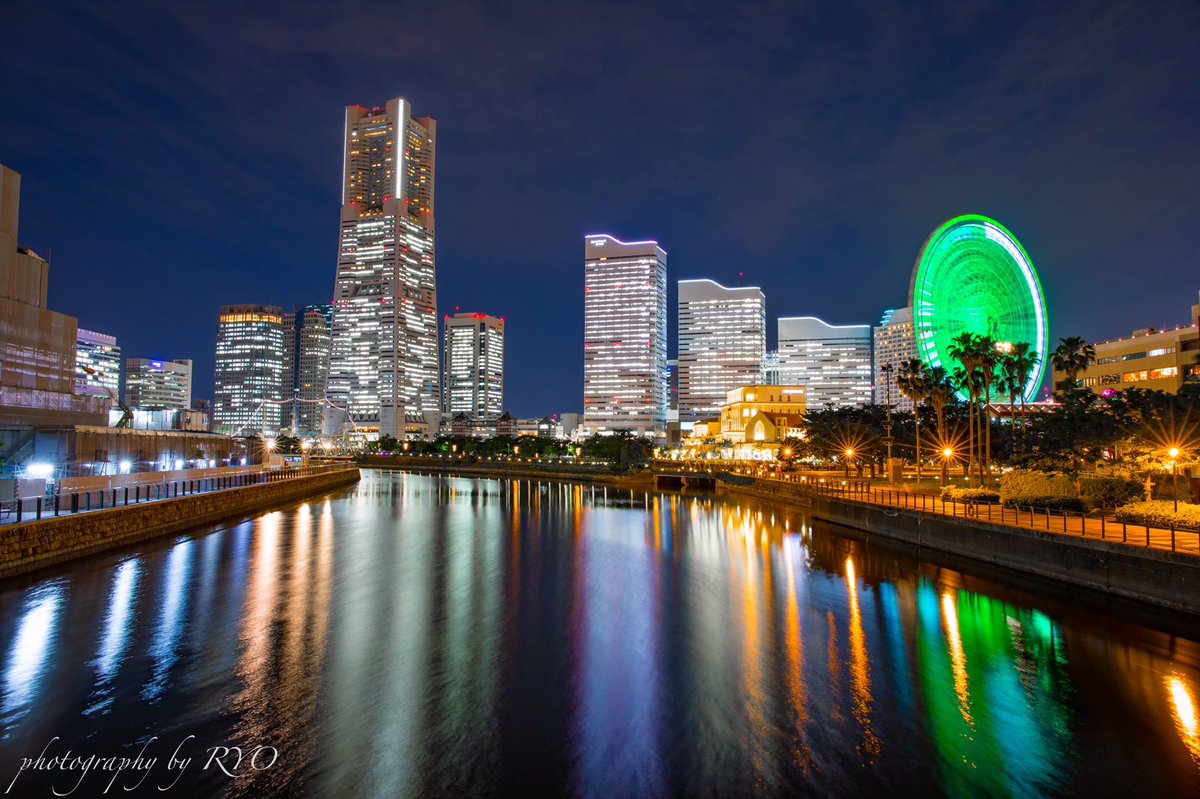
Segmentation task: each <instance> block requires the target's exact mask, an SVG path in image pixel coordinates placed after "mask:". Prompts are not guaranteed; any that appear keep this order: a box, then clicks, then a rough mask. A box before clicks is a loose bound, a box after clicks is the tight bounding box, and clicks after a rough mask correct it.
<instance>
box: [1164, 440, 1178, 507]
mask: <svg viewBox="0 0 1200 799" xmlns="http://www.w3.org/2000/svg"><path fill="white" fill-rule="evenodd" d="M1167 454H1168V455H1170V456H1171V497H1172V498H1173V499H1174V500H1175V512H1176V513H1179V466H1178V464H1179V447H1171V448H1170V449H1169V450H1167Z"/></svg>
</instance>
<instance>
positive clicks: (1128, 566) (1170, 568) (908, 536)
mask: <svg viewBox="0 0 1200 799" xmlns="http://www.w3.org/2000/svg"><path fill="white" fill-rule="evenodd" d="M722 490H723V491H727V492H730V493H733V494H739V495H749V496H755V497H759V498H762V499H768V500H774V501H780V502H785V503H787V504H790V505H797V506H799V507H802V508H805V509H807V510H808V511H809V513H810V514H811V515H812V517H813V518H815V519H821V520H824V521H828V522H833V523H834V524H838V525H841V526H844V527H848V528H851V529H854V530H859V531H862V532H863V533H866V536H865V537H866V539H867V540H868V541H869V540H870V538H871V537H872V536H877V537H879V538H885V539H891V540H894V541H902V542H905V543H907V544H911V545H915V546H916V547H917V548H919V549H930V550H937V551H940V552H948V553H951V554H954V555H959V556H963V557H967V558H970V559H971V560H975V561H979V562H982V563H986V564H989V565H991V566H997V567H1001V568H1004V569H1011V570H1014V571H1017V572H1023V573H1025V574H1031V575H1035V576H1037V577H1039V578H1045V579H1050V580H1055V581H1058V582H1061V583H1068V584H1070V585H1073V586H1078V587H1083V588H1086V589H1089V590H1092V591H1099V592H1102V593H1104V594H1108V595H1110V596H1116V597H1122V598H1125V599H1133V600H1136V601H1139V602H1147V603H1150V604H1153V605H1157V606H1159V607H1164V608H1172V609H1174V610H1180V611H1183V612H1185V613H1191V614H1196V615H1200V557H1197V556H1196V555H1195V554H1187V553H1181V552H1169V551H1163V550H1160V549H1153V548H1146V547H1140V546H1134V545H1131V544H1128V543H1120V542H1113V541H1098V540H1095V539H1089V538H1081V537H1077V536H1068V535H1061V534H1058V533H1054V532H1048V531H1043V530H1035V529H1029V528H1026V527H1016V526H1011V525H1002V524H994V523H989V522H986V521H979V520H977V519H967V518H962V517H953V516H945V515H941V514H934V513H927V512H924V511H920V510H915V509H904V508H895V507H889V506H886V505H879V504H875V503H872V502H864V501H860V500H855V499H845V498H841V497H836V496H828V495H825V494H822V493H820V492H814V491H812V490H811V489H808V488H806V487H804V486H800V485H795V484H788V483H780V482H776V481H773V480H771V481H768V480H758V481H755V482H753V483H751V484H748V485H723V486H722Z"/></svg>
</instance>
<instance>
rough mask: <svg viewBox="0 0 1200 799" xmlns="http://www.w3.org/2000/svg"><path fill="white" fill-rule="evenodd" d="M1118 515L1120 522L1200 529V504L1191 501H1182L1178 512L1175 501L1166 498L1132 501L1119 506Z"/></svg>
mask: <svg viewBox="0 0 1200 799" xmlns="http://www.w3.org/2000/svg"><path fill="white" fill-rule="evenodd" d="M1116 516H1117V521H1119V522H1132V523H1133V524H1148V525H1150V526H1151V527H1170V526H1171V525H1175V527H1176V528H1177V529H1178V528H1183V529H1187V530H1200V505H1193V504H1192V503H1190V502H1180V503H1179V512H1178V513H1176V512H1175V503H1173V502H1171V501H1169V500H1165V499H1156V500H1153V501H1151V502H1131V503H1129V504H1128V505H1122V506H1121V507H1119V508H1117V513H1116Z"/></svg>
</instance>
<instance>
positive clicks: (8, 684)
mask: <svg viewBox="0 0 1200 799" xmlns="http://www.w3.org/2000/svg"><path fill="white" fill-rule="evenodd" d="M62 598H63V586H62V584H61V583H49V584H47V585H43V586H39V587H38V588H36V589H34V590H33V591H32V592H31V593H30V595H29V599H28V600H27V601H26V603H25V615H24V616H22V617H21V623H20V625H19V626H18V627H17V634H16V636H14V638H13V642H12V647H11V649H10V650H9V654H8V667H7V669H5V673H4V715H5V717H6V719H5V720H6V721H11V720H12V719H10V718H7V717H8V716H9V714H11V713H13V712H14V711H26V710H28V709H29V705H31V704H32V702H33V699H34V698H35V697H36V696H37V691H38V683H39V681H40V679H41V676H42V674H43V671H44V667H45V664H46V661H47V660H48V659H49V656H50V649H51V647H52V646H53V644H54V627H55V624H56V623H57V621H58V611H59V606H60V605H61V604H62ZM20 715H24V712H21V713H20Z"/></svg>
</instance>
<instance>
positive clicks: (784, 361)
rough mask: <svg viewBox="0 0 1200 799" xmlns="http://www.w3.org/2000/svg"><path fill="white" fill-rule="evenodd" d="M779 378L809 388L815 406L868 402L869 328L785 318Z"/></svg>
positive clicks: (809, 318)
mask: <svg viewBox="0 0 1200 799" xmlns="http://www.w3.org/2000/svg"><path fill="white" fill-rule="evenodd" d="M779 380H780V382H781V383H784V384H786V385H792V386H804V387H805V389H806V390H807V392H808V393H807V401H808V407H810V408H821V407H824V406H825V405H835V406H842V405H866V404H869V403H870V402H871V396H872V385H871V384H872V379H871V327H870V325H830V324H826V323H825V322H823V321H821V320H820V319H818V318H816V317H815V316H792V317H780V318H779Z"/></svg>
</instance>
